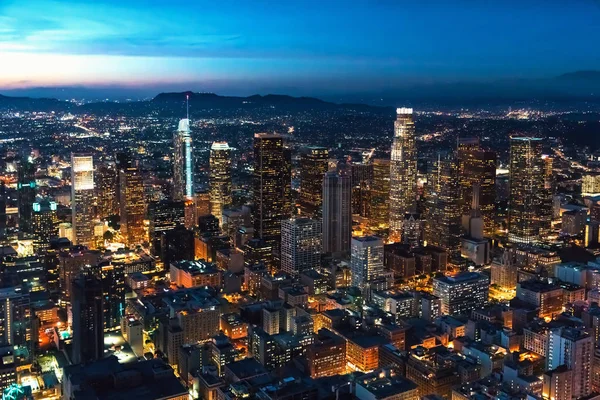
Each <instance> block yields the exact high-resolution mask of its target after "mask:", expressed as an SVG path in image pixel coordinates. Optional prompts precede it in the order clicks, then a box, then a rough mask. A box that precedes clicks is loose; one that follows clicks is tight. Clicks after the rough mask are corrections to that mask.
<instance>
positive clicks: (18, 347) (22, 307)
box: [0, 287, 35, 361]
mask: <svg viewBox="0 0 600 400" xmlns="http://www.w3.org/2000/svg"><path fill="white" fill-rule="evenodd" d="M34 334H35V332H34V328H33V326H32V323H31V300H30V297H29V294H28V293H25V292H23V290H22V288H20V287H9V288H2V289H0V347H2V348H7V347H11V349H12V350H14V352H15V355H16V356H17V358H20V359H21V358H22V361H27V360H31V359H32V358H33V350H34V343H33V337H34Z"/></svg>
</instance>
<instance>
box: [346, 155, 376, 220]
mask: <svg viewBox="0 0 600 400" xmlns="http://www.w3.org/2000/svg"><path fill="white" fill-rule="evenodd" d="M350 173H351V176H352V214H353V215H357V216H360V217H364V218H368V217H369V216H370V215H369V210H370V206H371V184H372V183H373V164H371V163H365V162H358V163H352V164H350Z"/></svg>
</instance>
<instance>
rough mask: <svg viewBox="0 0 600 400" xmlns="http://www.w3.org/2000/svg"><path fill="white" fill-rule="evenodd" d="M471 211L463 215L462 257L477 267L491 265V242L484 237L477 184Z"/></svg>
mask: <svg viewBox="0 0 600 400" xmlns="http://www.w3.org/2000/svg"><path fill="white" fill-rule="evenodd" d="M472 191H473V194H472V201H471V210H470V211H469V213H468V214H465V215H463V217H462V225H463V229H464V230H465V232H466V234H465V236H464V237H463V238H462V239H461V249H460V252H461V255H462V256H463V257H464V258H468V259H470V260H471V261H473V262H474V263H475V265H484V264H489V262H490V241H489V239H487V238H484V237H483V232H484V229H483V228H484V220H483V216H482V215H481V210H480V205H479V199H480V186H479V184H478V183H475V184H474V185H473V186H472Z"/></svg>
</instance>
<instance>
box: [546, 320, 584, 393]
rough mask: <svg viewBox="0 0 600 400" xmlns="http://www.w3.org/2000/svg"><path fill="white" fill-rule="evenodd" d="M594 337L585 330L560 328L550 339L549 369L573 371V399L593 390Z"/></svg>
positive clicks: (551, 333)
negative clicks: (564, 367) (562, 368)
mask: <svg viewBox="0 0 600 400" xmlns="http://www.w3.org/2000/svg"><path fill="white" fill-rule="evenodd" d="M593 355H594V337H593V335H590V333H589V332H587V331H586V330H585V329H578V328H558V329H553V330H552V331H551V332H550V335H549V338H548V369H550V370H555V369H556V368H559V367H560V366H561V365H564V366H566V367H567V368H568V369H570V370H571V391H572V392H571V394H572V398H575V399H577V398H581V397H584V396H587V395H589V394H590V393H591V392H592V389H591V379H592V377H591V371H592V358H593Z"/></svg>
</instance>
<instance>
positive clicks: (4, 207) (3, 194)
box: [0, 181, 7, 239]
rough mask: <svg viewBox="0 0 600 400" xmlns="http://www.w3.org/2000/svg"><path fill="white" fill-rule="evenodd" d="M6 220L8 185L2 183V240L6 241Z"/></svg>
mask: <svg viewBox="0 0 600 400" xmlns="http://www.w3.org/2000/svg"><path fill="white" fill-rule="evenodd" d="M6 223H7V218H6V185H5V184H4V181H1V182H0V239H5V238H6V234H7V230H6V228H7V226H6Z"/></svg>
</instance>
